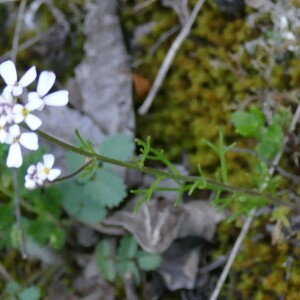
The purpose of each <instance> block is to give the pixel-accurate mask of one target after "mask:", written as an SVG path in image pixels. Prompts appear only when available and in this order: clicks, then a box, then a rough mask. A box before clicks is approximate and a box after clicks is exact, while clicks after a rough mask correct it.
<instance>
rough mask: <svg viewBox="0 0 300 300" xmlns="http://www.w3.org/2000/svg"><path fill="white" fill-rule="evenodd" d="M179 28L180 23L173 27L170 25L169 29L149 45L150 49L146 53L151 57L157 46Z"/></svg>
mask: <svg viewBox="0 0 300 300" xmlns="http://www.w3.org/2000/svg"><path fill="white" fill-rule="evenodd" d="M179 29H180V25H176V26H174V27H172V28H171V29H169V30H168V31H167V32H166V33H164V34H163V35H162V36H161V37H160V38H159V39H158V40H157V41H156V42H155V43H154V44H153V46H152V47H151V49H150V50H149V53H148V55H149V56H150V57H151V56H153V55H154V53H155V52H156V51H157V49H158V47H159V46H160V45H161V44H162V43H163V42H164V41H166V40H167V39H168V38H169V37H170V36H172V35H173V34H174V33H175V32H176V31H177V30H179Z"/></svg>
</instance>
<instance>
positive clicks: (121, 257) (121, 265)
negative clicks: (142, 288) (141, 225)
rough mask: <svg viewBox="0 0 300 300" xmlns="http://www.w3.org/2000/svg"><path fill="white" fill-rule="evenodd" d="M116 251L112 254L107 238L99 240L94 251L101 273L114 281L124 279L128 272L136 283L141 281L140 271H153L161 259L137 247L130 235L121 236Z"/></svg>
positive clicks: (112, 250)
mask: <svg viewBox="0 0 300 300" xmlns="http://www.w3.org/2000/svg"><path fill="white" fill-rule="evenodd" d="M116 252H117V253H115V254H114V249H113V246H112V244H111V243H110V242H109V240H108V239H103V240H102V241H101V242H99V244H98V246H97V248H96V252H95V256H96V261H97V264H98V266H99V268H100V271H101V274H102V275H103V277H104V278H105V279H106V280H108V281H110V282H114V281H115V280H116V279H117V278H121V279H122V280H123V281H124V280H125V277H126V275H127V274H128V273H130V274H131V275H132V276H133V277H134V281H135V283H136V284H137V285H138V284H140V282H141V275H140V271H154V270H156V269H157V268H158V267H159V265H160V264H161V261H162V258H161V256H160V255H158V254H151V253H148V252H146V251H144V250H141V249H139V246H138V244H137V242H136V240H135V238H134V237H133V236H132V235H127V236H124V237H122V239H121V240H120V243H119V247H118V249H117V251H116Z"/></svg>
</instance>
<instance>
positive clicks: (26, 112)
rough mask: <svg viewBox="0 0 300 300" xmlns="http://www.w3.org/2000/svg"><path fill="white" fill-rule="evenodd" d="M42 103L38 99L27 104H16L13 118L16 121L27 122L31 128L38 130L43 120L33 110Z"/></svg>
mask: <svg viewBox="0 0 300 300" xmlns="http://www.w3.org/2000/svg"><path fill="white" fill-rule="evenodd" d="M40 105H41V103H40V101H38V100H34V101H31V102H28V103H27V104H26V105H25V106H23V105H22V104H15V105H14V107H13V120H14V122H15V123H21V122H23V121H24V122H25V123H26V124H27V125H28V127H29V128H30V129H31V130H36V129H38V128H39V127H40V126H41V125H42V121H41V120H40V118H38V117H37V116H35V115H33V114H31V112H32V111H33V110H35V109H37V108H38V107H40Z"/></svg>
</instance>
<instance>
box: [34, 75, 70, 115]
mask: <svg viewBox="0 0 300 300" xmlns="http://www.w3.org/2000/svg"><path fill="white" fill-rule="evenodd" d="M55 78H56V76H55V74H54V73H53V72H48V71H43V72H42V73H41V75H40V77H39V81H38V84H37V91H36V92H30V93H29V94H28V100H29V101H30V102H31V101H38V100H40V101H42V104H41V106H40V107H39V108H38V109H39V110H42V109H43V108H44V106H45V105H50V106H64V105H67V103H68V102H69V98H68V97H69V92H68V91H66V90H62V91H57V92H54V93H51V94H48V95H47V93H48V92H49V91H50V89H51V88H52V87H53V85H54V81H55Z"/></svg>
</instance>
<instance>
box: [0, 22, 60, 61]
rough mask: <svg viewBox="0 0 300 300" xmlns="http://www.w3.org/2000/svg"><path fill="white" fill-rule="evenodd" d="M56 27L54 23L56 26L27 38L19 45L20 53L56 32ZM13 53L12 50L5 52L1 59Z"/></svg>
mask: <svg viewBox="0 0 300 300" xmlns="http://www.w3.org/2000/svg"><path fill="white" fill-rule="evenodd" d="M56 28H57V27H56V25H54V26H52V27H50V28H49V29H48V30H47V31H46V32H42V33H39V34H37V35H36V36H34V37H32V38H31V39H29V40H26V41H25V42H24V43H21V44H20V45H19V47H18V53H19V52H21V51H24V50H26V49H28V48H30V47H31V46H33V45H34V44H36V43H38V42H39V41H41V40H43V39H44V38H46V37H48V36H49V35H50V34H52V33H53V32H55V30H56ZM11 54H12V50H10V51H8V52H6V53H4V54H3V55H2V56H0V61H3V60H5V59H7V58H9V57H10V56H11Z"/></svg>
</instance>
